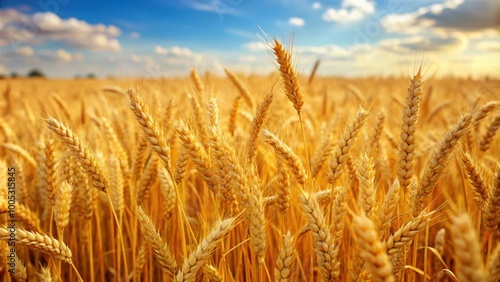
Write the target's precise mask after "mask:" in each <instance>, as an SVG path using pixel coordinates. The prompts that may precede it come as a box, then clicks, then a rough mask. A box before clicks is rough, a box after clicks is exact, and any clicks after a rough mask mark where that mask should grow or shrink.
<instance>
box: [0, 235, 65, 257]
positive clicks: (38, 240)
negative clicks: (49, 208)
mask: <svg viewBox="0 0 500 282" xmlns="http://www.w3.org/2000/svg"><path fill="white" fill-rule="evenodd" d="M10 238H11V230H10V228H7V227H1V228H0V240H6V241H8V240H10ZM14 240H15V242H16V244H17V245H20V246H26V247H28V248H31V249H34V250H37V251H40V252H42V253H44V254H47V255H49V256H52V257H53V258H54V259H57V260H60V261H63V262H67V263H70V264H71V263H72V260H71V258H72V254H71V250H70V249H69V248H68V247H67V246H66V244H64V242H60V241H58V240H56V239H54V238H52V237H49V236H47V235H45V234H40V233H37V232H31V231H26V230H24V229H22V228H16V230H15V237H14Z"/></svg>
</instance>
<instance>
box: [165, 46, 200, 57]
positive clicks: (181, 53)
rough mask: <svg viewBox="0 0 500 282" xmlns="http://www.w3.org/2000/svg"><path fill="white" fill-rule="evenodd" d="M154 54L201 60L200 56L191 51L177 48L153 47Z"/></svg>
mask: <svg viewBox="0 0 500 282" xmlns="http://www.w3.org/2000/svg"><path fill="white" fill-rule="evenodd" d="M155 53H156V54H158V55H164V56H168V57H177V58H192V59H201V55H200V54H197V53H194V52H193V51H191V50H189V48H186V47H179V46H172V47H167V48H164V47H161V46H159V45H157V46H155Z"/></svg>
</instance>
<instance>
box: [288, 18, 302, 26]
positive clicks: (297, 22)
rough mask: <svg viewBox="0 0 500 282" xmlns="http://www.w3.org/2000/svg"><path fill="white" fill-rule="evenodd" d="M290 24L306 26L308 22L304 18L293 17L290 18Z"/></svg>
mask: <svg viewBox="0 0 500 282" xmlns="http://www.w3.org/2000/svg"><path fill="white" fill-rule="evenodd" d="M288 24H290V25H293V26H298V27H301V26H304V25H305V24H306V22H305V21H304V19H302V18H297V17H291V18H289V19H288Z"/></svg>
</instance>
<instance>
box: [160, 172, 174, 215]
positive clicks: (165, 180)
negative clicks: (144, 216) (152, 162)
mask: <svg viewBox="0 0 500 282" xmlns="http://www.w3.org/2000/svg"><path fill="white" fill-rule="evenodd" d="M158 177H159V179H160V188H161V191H162V193H163V214H164V215H165V218H167V219H169V218H171V217H172V214H173V213H174V211H175V207H176V204H177V195H176V193H175V188H174V184H173V183H172V179H171V178H170V175H169V174H168V171H167V170H166V169H165V168H164V167H159V168H158Z"/></svg>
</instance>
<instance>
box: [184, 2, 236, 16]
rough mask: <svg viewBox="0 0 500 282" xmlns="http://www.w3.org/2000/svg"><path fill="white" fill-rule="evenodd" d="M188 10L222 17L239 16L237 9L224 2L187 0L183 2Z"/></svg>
mask: <svg viewBox="0 0 500 282" xmlns="http://www.w3.org/2000/svg"><path fill="white" fill-rule="evenodd" d="M183 4H184V5H186V6H187V7H188V8H191V9H194V10H198V11H204V12H210V13H215V14H217V15H219V16H220V17H223V16H224V15H238V14H239V13H238V11H237V10H236V9H235V7H234V5H230V4H228V3H226V1H222V0H211V1H206V0H205V1H198V0H185V1H184V2H183Z"/></svg>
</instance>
